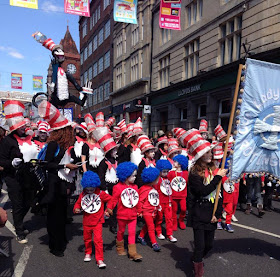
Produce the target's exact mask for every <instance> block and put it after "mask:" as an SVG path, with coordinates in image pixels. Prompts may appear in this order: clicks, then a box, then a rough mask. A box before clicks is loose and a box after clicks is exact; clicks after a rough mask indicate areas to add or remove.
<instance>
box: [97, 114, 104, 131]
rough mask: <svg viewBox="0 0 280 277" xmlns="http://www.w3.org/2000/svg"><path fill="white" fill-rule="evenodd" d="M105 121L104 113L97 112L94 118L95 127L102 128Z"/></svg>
mask: <svg viewBox="0 0 280 277" xmlns="http://www.w3.org/2000/svg"><path fill="white" fill-rule="evenodd" d="M104 122H105V120H104V113H103V112H99V113H98V114H97V115H96V116H95V123H96V127H97V128H99V127H104V126H105V123H104Z"/></svg>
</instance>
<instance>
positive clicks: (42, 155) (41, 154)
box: [37, 143, 60, 161]
mask: <svg viewBox="0 0 280 277" xmlns="http://www.w3.org/2000/svg"><path fill="white" fill-rule="evenodd" d="M47 149H48V144H47V143H46V144H45V146H44V147H43V148H42V149H41V151H40V152H39V154H38V156H37V159H38V160H40V161H44V160H45V158H46V153H47ZM59 151H60V148H59V145H57V148H56V151H55V155H54V156H55V157H56V156H57V155H58V153H59Z"/></svg>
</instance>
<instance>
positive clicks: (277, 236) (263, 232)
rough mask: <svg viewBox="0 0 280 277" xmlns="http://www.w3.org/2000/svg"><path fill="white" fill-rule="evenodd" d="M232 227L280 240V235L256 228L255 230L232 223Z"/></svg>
mask: <svg viewBox="0 0 280 277" xmlns="http://www.w3.org/2000/svg"><path fill="white" fill-rule="evenodd" d="M231 225H233V226H237V227H240V228H244V229H247V230H251V231H255V232H258V233H261V234H265V235H268V236H272V237H275V238H278V239H280V235H277V234H273V233H270V232H266V231H263V230H260V229H256V228H253V227H249V226H246V225H242V224H238V223H233V222H232V223H231Z"/></svg>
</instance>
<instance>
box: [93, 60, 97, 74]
mask: <svg viewBox="0 0 280 277" xmlns="http://www.w3.org/2000/svg"><path fill="white" fill-rule="evenodd" d="M96 76H97V62H96V63H94V64H93V78H94V77H96Z"/></svg>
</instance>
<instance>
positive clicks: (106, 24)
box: [104, 19, 111, 39]
mask: <svg viewBox="0 0 280 277" xmlns="http://www.w3.org/2000/svg"><path fill="white" fill-rule="evenodd" d="M110 28H111V24H110V19H109V20H108V21H107V22H106V23H105V35H104V36H105V37H104V39H106V38H107V37H109V36H110V33H111V30H110Z"/></svg>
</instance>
